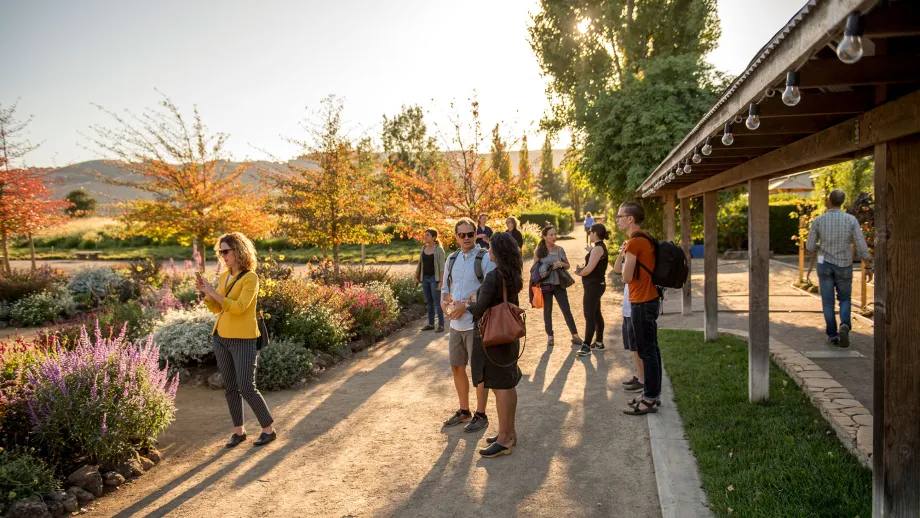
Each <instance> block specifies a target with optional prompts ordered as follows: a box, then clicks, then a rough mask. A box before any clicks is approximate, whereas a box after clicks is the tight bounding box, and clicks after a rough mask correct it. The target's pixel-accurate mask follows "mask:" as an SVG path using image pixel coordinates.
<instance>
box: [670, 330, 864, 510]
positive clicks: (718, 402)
mask: <svg viewBox="0 0 920 518" xmlns="http://www.w3.org/2000/svg"><path fill="white" fill-rule="evenodd" d="M658 336H659V343H660V346H661V356H662V358H663V359H664V362H665V367H666V369H667V373H668V376H669V377H670V378H671V382H672V383H673V385H674V394H675V399H676V403H677V407H678V409H679V411H680V414H681V416H682V417H683V420H684V426H685V428H686V433H687V436H688V438H689V441H690V448H691V449H692V450H693V453H694V455H695V456H696V459H697V463H698V464H699V469H700V475H701V477H702V481H703V488H704V489H705V490H706V494H707V495H708V496H709V502H710V506H711V508H712V510H713V511H714V512H715V514H716V515H717V516H729V515H731V516H744V517H747V516H762V517H770V518H773V517H779V516H808V517H812V516H815V517H817V516H827V517H835V518H843V517H849V518H852V517H856V516H861V517H863V518H868V517H870V516H872V472H871V471H870V470H869V469H866V468H864V467H862V466H861V465H860V464H859V462H858V461H857V460H856V459H855V458H854V457H853V456H852V455H851V454H850V453H849V452H848V451H847V450H846V449H845V448H844V447H843V445H841V444H840V442H839V441H838V440H837V437H836V436H835V435H834V433H833V431H832V430H831V428H830V426H829V425H828V424H827V422H826V421H825V420H824V418H823V417H822V416H821V414H819V413H818V410H817V409H816V408H815V407H814V406H812V404H811V402H810V401H809V400H808V397H807V396H806V395H805V394H803V393H802V391H801V390H799V387H798V386H797V385H796V384H795V382H794V381H793V380H792V379H791V378H789V377H788V376H787V375H786V374H785V373H784V372H783V371H782V370H781V369H779V368H778V367H777V366H776V365H773V364H772V363H771V367H770V400H769V401H768V402H767V403H763V404H756V405H754V404H750V403H749V402H748V399H747V364H748V360H747V343H746V342H744V341H743V340H741V339H738V338H735V337H728V336H722V337H720V338H719V340H718V341H716V342H714V343H706V342H705V341H703V334H702V333H700V332H697V331H665V330H662V331H659V335H658Z"/></svg>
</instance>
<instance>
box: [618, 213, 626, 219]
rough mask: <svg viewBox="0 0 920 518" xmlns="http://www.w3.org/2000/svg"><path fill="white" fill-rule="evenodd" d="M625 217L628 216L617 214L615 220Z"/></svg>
mask: <svg viewBox="0 0 920 518" xmlns="http://www.w3.org/2000/svg"><path fill="white" fill-rule="evenodd" d="M627 216H629V214H617V217H616V219H620V218H625V217H627Z"/></svg>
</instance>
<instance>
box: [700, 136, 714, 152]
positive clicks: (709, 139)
mask: <svg viewBox="0 0 920 518" xmlns="http://www.w3.org/2000/svg"><path fill="white" fill-rule="evenodd" d="M702 151H703V154H704V155H706V156H709V155H710V154H711V153H712V136H709V137H706V144H704V145H703V149H702Z"/></svg>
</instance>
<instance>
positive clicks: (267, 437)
mask: <svg viewBox="0 0 920 518" xmlns="http://www.w3.org/2000/svg"><path fill="white" fill-rule="evenodd" d="M276 437H277V434H276V433H275V432H272V433H265V432H262V434H261V435H259V438H258V439H256V442H254V443H252V445H253V446H265V445H266V444H268V443H270V442H272V441H274V440H275V438H276Z"/></svg>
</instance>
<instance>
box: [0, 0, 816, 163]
mask: <svg viewBox="0 0 920 518" xmlns="http://www.w3.org/2000/svg"><path fill="white" fill-rule="evenodd" d="M804 3H805V0H719V17H720V19H721V22H722V38H721V40H720V41H719V48H718V50H716V51H715V52H713V53H712V55H711V57H710V61H711V62H712V63H713V64H714V65H716V67H717V68H719V69H721V70H723V71H726V72H728V73H730V74H733V75H735V74H738V73H739V72H740V71H742V70H743V69H744V67H745V66H746V65H747V64H748V62H749V61H750V59H751V58H752V57H753V55H754V53H755V52H757V51H758V50H759V49H760V47H761V46H762V45H763V44H764V43H765V42H766V41H767V39H768V38H770V37H771V36H773V34H774V33H775V32H776V31H777V30H778V29H779V28H780V27H782V25H783V24H785V23H786V22H787V21H788V20H789V18H790V17H791V16H792V15H793V14H794V13H795V12H796V11H797V10H798V9H799V8H800V7H801V6H802V5H804ZM536 10H537V1H536V0H491V1H485V0H466V1H464V2H447V1H443V0H438V1H436V0H390V1H386V2H385V1H382V0H378V1H369V0H338V1H335V2H333V1H329V0H322V1H317V0H300V1H284V0H260V1H258V2H256V1H246V0H220V1H217V0H209V1H204V0H185V1H174V0H159V1H157V2H144V3H141V2H124V1H115V0H105V1H103V0H86V1H81V2H73V1H63V0H60V1H45V0H27V1H18V0H0V63H3V68H2V70H3V79H2V80H0V103H2V104H3V105H8V104H10V103H12V102H13V101H15V100H16V99H17V98H21V101H20V105H19V106H20V115H23V116H27V115H32V116H34V121H33V123H32V125H31V126H30V134H29V138H30V139H31V140H32V141H33V142H38V141H43V144H42V146H41V147H40V148H39V149H38V150H37V151H35V152H34V153H32V154H31V155H30V156H29V157H28V160H27V161H28V163H29V164H30V165H40V166H52V165H59V166H60V165H66V164H68V163H72V162H78V161H83V160H88V159H92V158H98V157H100V156H101V154H100V153H98V152H95V151H92V150H87V149H85V147H84V146H85V145H87V142H86V139H84V138H83V137H82V136H81V135H80V134H79V132H80V131H85V130H86V128H88V127H89V125H91V124H94V123H100V122H101V123H108V119H107V118H106V116H104V115H103V114H101V113H99V111H98V110H97V109H96V108H95V107H93V106H91V104H90V103H97V104H101V105H103V106H105V107H106V108H108V109H111V110H114V111H121V110H124V109H130V110H133V111H140V110H142V109H143V108H145V107H149V106H153V105H154V104H155V103H156V102H157V101H158V100H159V99H160V98H159V94H157V92H156V91H155V90H154V89H155V88H156V89H159V90H160V91H161V92H163V93H165V94H167V95H169V96H170V97H171V98H172V100H173V101H174V102H176V103H177V104H178V105H179V107H180V108H181V109H182V110H183V111H184V112H186V113H187V112H190V110H191V105H192V104H195V103H197V105H198V108H199V110H200V111H201V113H202V115H203V117H204V120H205V122H206V123H207V125H208V126H209V127H210V128H211V129H213V130H219V131H223V132H227V133H229V134H230V141H229V148H230V150H231V151H232V153H233V156H234V158H236V159H242V158H247V157H248V158H252V159H265V158H267V157H266V155H265V154H264V153H263V151H261V150H266V151H268V152H270V153H272V154H273V155H276V156H280V157H285V158H287V157H289V156H291V155H292V154H293V153H294V152H295V149H294V148H293V147H292V146H290V145H288V144H286V143H285V142H284V141H283V139H282V135H284V136H292V137H302V136H303V131H302V130H301V128H300V126H299V124H298V123H299V122H300V121H302V120H303V119H304V118H305V117H306V116H307V115H308V113H309V111H308V108H309V109H311V110H312V109H313V108H315V107H316V106H317V105H318V104H319V101H320V99H322V98H323V97H324V96H326V95H328V94H333V93H334V94H337V95H339V96H343V97H344V98H345V100H346V111H345V118H346V119H347V120H348V121H349V122H350V123H351V124H352V125H353V126H354V127H360V128H363V130H364V131H368V132H369V133H370V134H372V135H375V136H376V135H379V125H380V121H381V117H382V115H383V114H388V115H392V114H395V113H397V112H398V111H399V109H400V106H401V105H402V104H416V103H417V104H420V105H422V106H423V107H424V108H425V109H426V110H428V111H429V115H428V116H427V117H428V119H429V123H436V122H440V123H441V125H442V126H443V125H444V123H445V122H446V121H445V113H446V112H447V111H448V110H449V104H450V101H451V100H453V99H457V100H461V101H462V100H465V99H466V98H468V97H469V96H470V95H471V94H472V93H473V91H474V90H476V91H477V92H478V97H479V101H480V105H481V117H482V121H483V124H484V126H485V128H491V126H492V125H494V124H495V122H497V121H504V122H505V123H507V124H508V125H509V128H514V130H515V133H518V134H519V133H523V132H527V133H528V134H529V135H530V137H529V138H530V148H531V150H534V149H539V147H540V145H541V144H542V139H543V136H542V135H539V134H537V133H536V121H538V120H539V119H540V117H541V115H542V114H543V112H544V111H545V110H546V108H547V106H548V104H547V101H546V98H545V96H544V88H545V84H546V82H545V80H544V79H543V78H542V77H541V76H540V69H539V67H538V65H537V62H536V59H535V57H534V55H533V52H532V51H531V49H530V46H529V44H528V43H527V24H528V23H529V20H530V16H529V13H530V12H535V11H536ZM430 125H431V124H430ZM528 128H529V131H528ZM565 144H566V143H565V142H562V143H557V144H556V147H563V146H564V145H565Z"/></svg>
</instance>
